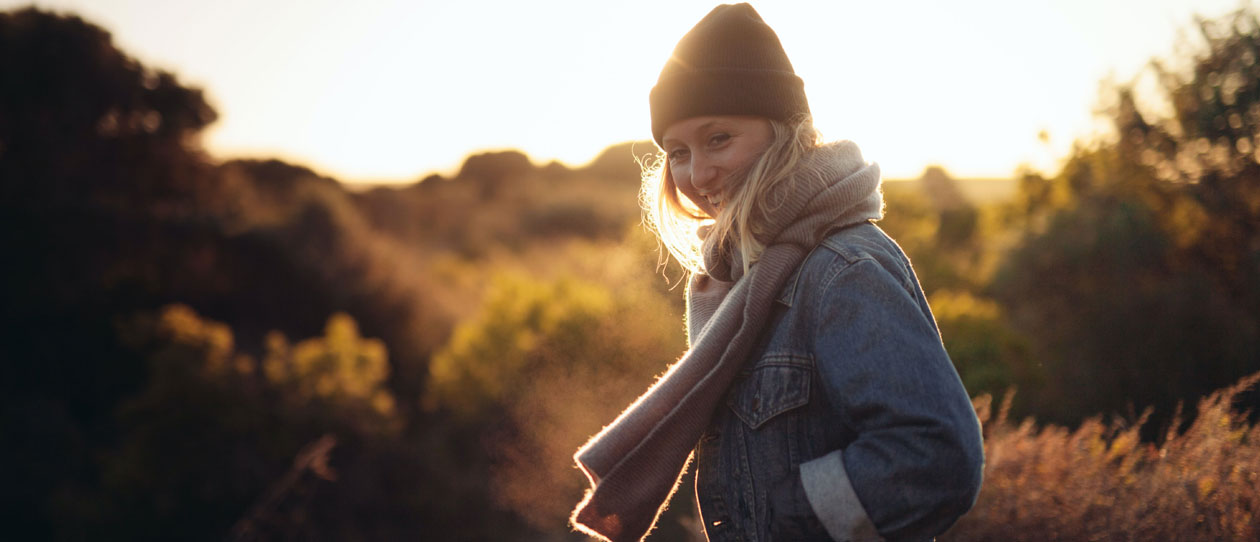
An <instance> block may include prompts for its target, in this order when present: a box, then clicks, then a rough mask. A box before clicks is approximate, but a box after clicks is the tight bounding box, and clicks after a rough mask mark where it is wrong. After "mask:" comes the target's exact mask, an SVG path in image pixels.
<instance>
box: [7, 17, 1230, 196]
mask: <svg viewBox="0 0 1260 542" xmlns="http://www.w3.org/2000/svg"><path fill="white" fill-rule="evenodd" d="M23 4H26V2H12V1H8V0H3V1H0V7H5V8H10V7H14V6H17V5H23ZM35 4H36V5H38V6H41V7H45V8H51V9H58V10H68V11H73V12H75V13H79V14H81V15H83V16H84V17H87V18H88V19H90V20H93V21H96V22H99V23H100V24H102V25H104V26H105V27H106V28H107V29H109V30H110V31H111V32H112V33H113V35H114V40H115V42H116V43H117V44H118V45H119V46H120V47H122V48H123V49H125V50H127V51H129V52H131V53H132V54H134V55H136V56H137V57H138V59H139V60H140V61H142V62H144V63H145V64H146V65H150V66H155V67H159V68H161V69H165V70H169V71H172V72H174V73H175V74H176V75H178V76H179V77H180V78H181V80H182V81H185V82H186V83H188V84H192V85H196V86H200V87H202V88H203V89H204V90H205V91H206V93H207V95H208V97H209V100H210V101H211V103H212V104H213V105H214V106H215V107H216V108H217V110H218V112H219V115H220V117H219V121H218V122H217V123H216V124H214V125H213V126H212V127H211V128H210V130H209V131H208V132H207V135H206V140H205V144H206V146H207V148H208V149H209V150H210V151H211V152H212V153H213V154H214V155H215V156H217V157H223V158H227V157H235V156H256V157H267V156H276V157H280V158H283V159H286V160H290V161H293V162H296V163H301V164H305V165H309V166H311V167H313V168H314V169H316V170H318V171H320V172H322V173H325V174H328V175H332V176H335V177H337V178H340V179H342V180H345V181H351V182H356V181H363V182H407V181H413V180H415V179H418V178H420V177H422V176H424V175H425V174H427V173H429V172H432V171H440V172H449V171H451V170H452V169H453V168H455V167H457V166H458V164H459V163H460V161H461V160H462V159H463V157H464V156H466V155H467V154H469V153H471V152H475V151H478V150H485V149H501V148H519V149H522V150H524V151H525V152H527V153H528V154H529V155H530V156H531V157H532V158H533V159H534V160H535V161H537V162H545V161H548V160H552V159H558V160H561V161H563V162H566V163H569V164H581V163H584V162H586V161H587V160H589V159H591V158H592V157H594V156H595V155H596V154H597V153H598V152H599V151H600V150H601V149H603V148H604V147H606V146H608V145H610V144H613V143H617V142H621V141H626V140H634V139H647V138H648V136H649V133H648V122H647V121H648V111H647V93H648V90H649V89H650V88H651V86H652V85H653V84H654V83H655V80H656V75H657V73H658V72H659V70H660V67H661V66H662V65H663V63H664V60H665V58H666V56H667V55H668V54H669V51H670V50H671V49H672V48H673V46H674V44H675V43H676V41H677V39H678V38H679V37H680V36H682V34H683V33H684V32H686V31H687V29H688V28H690V26H691V25H693V24H694V23H695V21H697V20H698V19H699V18H700V17H701V16H703V15H704V13H706V12H707V11H708V10H709V9H710V8H711V7H712V5H713V2H711V1H706V2H699V1H690V0H688V1H664V0H651V1H648V2H633V3H618V4H604V3H595V2H578V1H559V0H556V1H546V2H528V3H524V2H460V3H455V2H440V3H439V2H363V3H356V4H354V7H353V8H352V9H347V4H344V3H336V2H282V1H278V2H264V3H259V2H245V1H240V0H231V1H225V2H215V3H204V2H191V1H173V2H156V1H141V0H107V1H101V0H94V1H89V0H44V1H39V2H35ZM907 4H910V5H907ZM1234 6H1235V2H1233V1H1232V0H1198V1H1190V0H1159V1H1138V0H1124V1H1115V2H1106V3H1096V2H1087V1H1084V0H1074V1H1068V2H1049V1H1038V2H1020V3H1011V2H998V1H988V0H972V1H967V2H951V3H948V4H941V3H935V2H926V1H924V2H899V3H875V2H867V3H856V2H855V3H815V2H803V1H780V2H763V3H760V4H757V5H756V7H757V9H758V10H759V11H760V12H761V14H762V15H763V17H764V18H765V19H766V20H767V22H768V23H769V24H770V25H771V26H772V27H774V28H775V30H776V31H777V32H778V33H779V36H780V38H781V40H782V42H783V44H784V47H785V48H786V49H787V52H788V54H789V56H790V57H791V59H792V61H793V63H794V64H795V67H796V70H797V72H798V73H799V74H800V75H801V76H802V78H803V79H804V80H805V82H806V90H807V92H808V94H809V97H810V101H811V105H812V109H813V112H814V115H815V117H816V120H817V124H818V126H819V127H820V128H821V129H822V130H823V132H824V134H825V135H826V136H827V137H828V138H831V139H839V138H847V139H852V140H854V141H856V142H858V143H859V145H861V147H862V148H863V150H864V153H865V155H866V157H867V158H868V159H869V160H873V161H877V162H879V163H880V164H881V166H882V167H883V170H884V172H885V176H886V177H892V178H898V177H912V176H917V175H918V174H919V173H920V172H921V171H922V170H923V168H924V167H925V166H927V165H929V164H942V165H944V166H945V167H946V168H947V169H949V170H950V171H951V172H954V173H955V174H956V175H958V176H963V177H1007V176H1010V175H1011V174H1012V172H1013V171H1014V170H1015V168H1017V167H1018V166H1019V165H1020V164H1030V165H1032V166H1034V167H1036V168H1039V169H1042V170H1052V169H1054V167H1055V164H1056V160H1057V159H1058V158H1059V157H1061V156H1063V155H1064V154H1065V153H1066V152H1067V151H1068V149H1069V148H1070V146H1071V143H1072V141H1073V140H1074V139H1076V138H1078V137H1081V136H1084V135H1087V134H1089V133H1090V132H1091V131H1092V130H1093V122H1092V119H1091V118H1090V116H1089V113H1088V112H1089V111H1090V110H1091V108H1093V107H1094V106H1095V105H1096V103H1097V96H1098V85H1099V82H1100V80H1102V79H1104V78H1105V77H1107V76H1108V75H1109V74H1114V75H1115V77H1116V78H1117V79H1119V80H1121V81H1126V80H1128V79H1130V78H1132V77H1133V76H1134V74H1136V73H1137V72H1138V70H1139V69H1140V68H1141V66H1142V65H1143V63H1144V62H1145V60H1147V59H1149V58H1150V57H1151V56H1156V55H1158V56H1166V55H1168V54H1170V53H1172V52H1173V51H1171V50H1170V49H1169V48H1168V45H1167V44H1169V43H1174V42H1176V35H1177V33H1178V31H1179V30H1181V31H1188V30H1191V29H1190V27H1189V26H1188V25H1189V23H1190V22H1191V17H1192V14H1194V13H1195V12H1196V11H1197V12H1199V13H1201V14H1204V15H1209V16H1215V15H1218V14H1220V13H1224V12H1225V11H1228V10H1229V9H1231V8H1233V7H1234ZM154 23H160V24H154ZM1191 37H1193V36H1191ZM1189 43H1197V42H1195V41H1194V40H1190V41H1189ZM1029 104H1032V105H1031V106H1030V105H1029ZM995 112H996V113H995ZM1043 131H1044V132H1045V133H1046V134H1048V136H1049V138H1048V140H1047V142H1044V143H1043V142H1042V141H1040V140H1039V138H1038V134H1039V133H1041V132H1043Z"/></svg>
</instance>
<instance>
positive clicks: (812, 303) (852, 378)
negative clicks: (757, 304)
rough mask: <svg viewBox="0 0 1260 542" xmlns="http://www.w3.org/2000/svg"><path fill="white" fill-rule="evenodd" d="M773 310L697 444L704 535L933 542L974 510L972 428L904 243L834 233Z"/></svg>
mask: <svg viewBox="0 0 1260 542" xmlns="http://www.w3.org/2000/svg"><path fill="white" fill-rule="evenodd" d="M774 310H775V313H774V314H772V315H771V317H770V322H771V323H770V324H769V325H768V327H767V329H766V331H765V333H764V335H763V336H762V338H761V339H760V342H759V345H758V346H757V347H755V348H754V350H753V354H752V355H751V356H750V358H749V360H748V363H747V366H746V367H745V369H744V371H743V372H742V374H741V375H740V376H739V377H738V378H737V379H736V381H735V382H734V383H733V384H732V385H731V388H730V391H729V392H728V394H727V397H726V400H725V407H719V408H718V410H717V412H716V413H715V414H714V416H713V419H712V421H711V422H710V426H709V428H708V429H707V430H706V432H705V434H704V435H703V436H702V437H701V439H700V442H699V443H698V445H697V448H696V451H695V464H696V469H697V470H696V496H697V501H698V504H699V508H700V512H701V516H702V521H703V523H704V527H705V532H706V535H707V536H708V537H709V540H711V541H715V542H716V541H736V540H740V541H748V542H765V541H780V540H793V541H807V540H839V541H848V540H879V539H880V538H883V539H887V540H890V541H894V540H895V541H900V540H930V539H931V538H933V537H934V536H936V535H938V534H940V533H941V532H943V531H944V530H945V529H946V528H948V527H949V526H950V525H951V524H953V523H954V521H955V520H957V519H958V518H959V517H960V516H961V515H962V514H963V513H965V512H966V511H967V510H968V509H970V508H971V506H972V504H974V502H975V499H976V495H977V493H978V492H979V489H980V478H981V470H982V466H983V462H984V457H983V449H982V444H981V437H980V424H979V422H978V421H977V419H976V415H975V411H974V410H973V408H972V404H971V400H970V398H969V397H968V395H967V392H966V390H964V389H963V385H962V382H961V380H960V379H959V377H958V373H957V372H956V371H955V370H954V367H953V364H952V363H951V362H950V360H949V356H948V355H947V354H946V353H945V348H944V346H943V345H942V344H941V337H940V332H939V331H938V330H937V327H936V322H935V320H934V319H933V317H932V313H931V311H930V310H929V309H928V304H927V300H926V299H925V298H924V295H923V290H922V289H921V288H920V286H919V282H918V279H917V277H916V276H915V274H914V271H913V269H912V268H911V266H910V261H909V259H908V258H907V257H906V255H905V254H904V253H903V252H902V251H901V249H900V247H898V246H897V244H896V243H895V242H894V241H893V240H892V239H891V238H889V237H888V236H887V235H886V234H885V233H884V232H883V231H882V230H880V229H879V228H878V227H877V226H875V225H874V224H871V223H865V222H864V223H861V224H858V225H854V226H850V227H847V228H843V229H841V230H839V231H836V232H833V233H831V234H829V235H828V236H827V237H826V239H825V240H824V241H823V242H822V243H821V244H820V245H819V246H818V247H816V248H815V249H814V250H813V252H811V253H810V254H809V256H807V257H806V259H805V260H804V261H803V262H802V263H801V265H800V267H799V268H798V269H797V270H796V272H795V274H794V275H792V276H789V278H788V280H787V282H786V283H785V285H784V286H783V288H782V290H781V292H780V295H779V297H778V302H777V303H776V304H775V308H774Z"/></svg>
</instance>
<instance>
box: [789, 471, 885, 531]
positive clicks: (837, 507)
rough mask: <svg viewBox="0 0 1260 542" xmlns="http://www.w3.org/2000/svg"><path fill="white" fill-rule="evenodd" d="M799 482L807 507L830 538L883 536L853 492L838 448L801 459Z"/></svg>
mask: <svg viewBox="0 0 1260 542" xmlns="http://www.w3.org/2000/svg"><path fill="white" fill-rule="evenodd" d="M801 484H802V485H803V486H804V487H805V497H806V498H807V499H808V500H809V506H810V508H813V509H814V514H816V515H817V516H818V519H819V521H821V522H822V524H823V527H825V528H826V529H827V534H829V535H831V538H833V539H835V540H838V541H841V542H850V541H852V542H867V541H880V540H883V538H880V536H879V533H878V532H877V531H876V530H875V524H874V523H871V518H870V516H868V515H867V514H866V509H864V508H862V503H861V502H860V501H858V497H857V493H854V492H853V484H852V483H850V482H849V474H848V471H846V470H845V468H844V456H843V454H842V451H841V450H836V451H834V452H831V453H829V454H827V455H824V456H822V457H819V458H817V459H811V460H809V461H806V462H804V463H801Z"/></svg>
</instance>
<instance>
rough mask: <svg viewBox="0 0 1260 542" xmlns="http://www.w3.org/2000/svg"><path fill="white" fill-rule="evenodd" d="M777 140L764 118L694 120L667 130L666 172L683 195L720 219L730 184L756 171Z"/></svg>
mask: <svg viewBox="0 0 1260 542" xmlns="http://www.w3.org/2000/svg"><path fill="white" fill-rule="evenodd" d="M773 137H774V132H773V129H772V128H771V127H770V121H769V120H766V119H765V118H762V117H743V116H712V117H692V118H689V119H685V120H680V121H678V122H675V123H674V124H671V125H670V126H669V127H668V128H666V129H665V133H664V135H663V137H662V138H661V143H662V144H663V145H664V147H665V153H666V161H667V164H666V167H668V168H669V174H670V176H672V177H673V179H674V184H676V185H677V186H678V190H679V191H681V192H682V193H683V195H684V196H687V199H690V200H691V201H692V202H693V203H695V204H696V206H697V207H699V208H700V210H702V211H704V212H705V213H707V214H708V215H709V216H711V217H716V216H717V213H718V210H719V209H721V208H722V204H723V203H724V202H725V201H726V197H727V195H729V193H730V190H731V189H732V188H734V186H732V185H731V183H732V182H733V181H735V180H737V179H738V178H739V177H741V176H742V175H743V173H744V172H746V171H747V170H748V168H749V167H751V166H752V164H753V161H754V160H756V159H757V158H758V157H759V156H761V153H762V152H764V151H765V150H766V148H767V147H769V146H770V140H771V139H772V138H773Z"/></svg>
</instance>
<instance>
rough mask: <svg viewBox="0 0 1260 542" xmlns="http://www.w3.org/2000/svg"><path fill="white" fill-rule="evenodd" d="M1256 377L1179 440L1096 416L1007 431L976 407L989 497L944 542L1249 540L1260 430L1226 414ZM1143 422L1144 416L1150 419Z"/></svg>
mask: <svg viewBox="0 0 1260 542" xmlns="http://www.w3.org/2000/svg"><path fill="white" fill-rule="evenodd" d="M1257 381H1260V373H1257V374H1253V375H1251V376H1248V377H1245V378H1243V379H1242V380H1240V381H1238V382H1237V383H1235V384H1234V385H1232V386H1230V387H1227V388H1224V389H1221V390H1218V391H1216V392H1214V393H1212V394H1210V395H1209V396H1207V397H1205V398H1203V399H1202V400H1200V401H1199V404H1198V409H1197V410H1198V411H1197V414H1198V416H1197V417H1196V418H1195V421H1194V423H1193V424H1191V425H1190V426H1189V427H1188V428H1187V429H1186V430H1185V431H1184V432H1178V431H1177V430H1176V427H1177V426H1178V425H1179V424H1173V429H1170V430H1168V431H1167V432H1166V433H1165V434H1164V436H1163V440H1162V442H1160V443H1158V444H1156V443H1152V442H1145V441H1143V440H1142V439H1141V438H1140V436H1139V433H1140V429H1141V427H1142V424H1143V423H1144V422H1145V420H1146V417H1147V416H1146V415H1143V416H1142V418H1140V419H1139V420H1138V421H1137V422H1136V423H1134V424H1126V423H1123V422H1113V423H1111V424H1104V423H1103V422H1102V420H1101V419H1100V418H1098V417H1093V418H1090V419H1088V420H1087V421H1085V423H1083V424H1081V425H1080V427H1078V428H1077V429H1076V430H1068V429H1066V428H1063V427H1058V426H1054V425H1048V426H1042V427H1038V426H1037V425H1036V424H1035V423H1034V422H1033V421H1032V420H1026V421H1024V422H1023V423H1021V424H1019V425H1014V424H1012V423H1011V422H1009V421H1007V412H1008V409H1009V407H1010V396H1009V395H1008V396H1007V399H1006V401H1004V402H1003V404H1002V406H1001V408H1000V409H999V411H998V412H997V414H996V415H994V413H993V411H992V408H991V403H992V401H991V396H989V395H984V396H981V397H978V398H977V399H976V401H975V402H976V410H977V414H978V415H979V416H980V419H981V422H982V424H983V426H984V437H985V446H984V448H985V458H986V461H985V468H984V486H983V487H982V488H981V491H980V496H979V498H978V500H977V502H976V505H975V507H974V508H973V509H972V511H971V512H970V513H969V514H968V515H966V516H964V517H963V518H962V519H961V520H960V521H959V522H958V524H956V525H955V526H954V527H953V528H951V529H950V530H949V531H948V532H946V533H945V534H944V535H942V536H941V537H940V538H941V540H968V541H985V540H995V541H996V540H1002V541H1007V540H1011V541H1022V542H1036V541H1040V540H1116V541H1127V540H1256V539H1257V538H1260V513H1258V512H1260V494H1258V493H1256V490H1255V488H1256V485H1257V484H1260V425H1253V424H1251V423H1249V422H1248V421H1247V418H1246V416H1245V415H1243V414H1240V413H1239V412H1237V411H1236V410H1234V409H1233V408H1232V406H1233V403H1234V402H1235V401H1236V400H1238V398H1239V395H1240V394H1241V393H1243V392H1244V391H1245V390H1247V389H1248V388H1251V387H1253V386H1254V385H1255V384H1256V382H1257ZM1146 414H1147V415H1149V414H1150V411H1149V410H1148V411H1147V412H1146Z"/></svg>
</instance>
